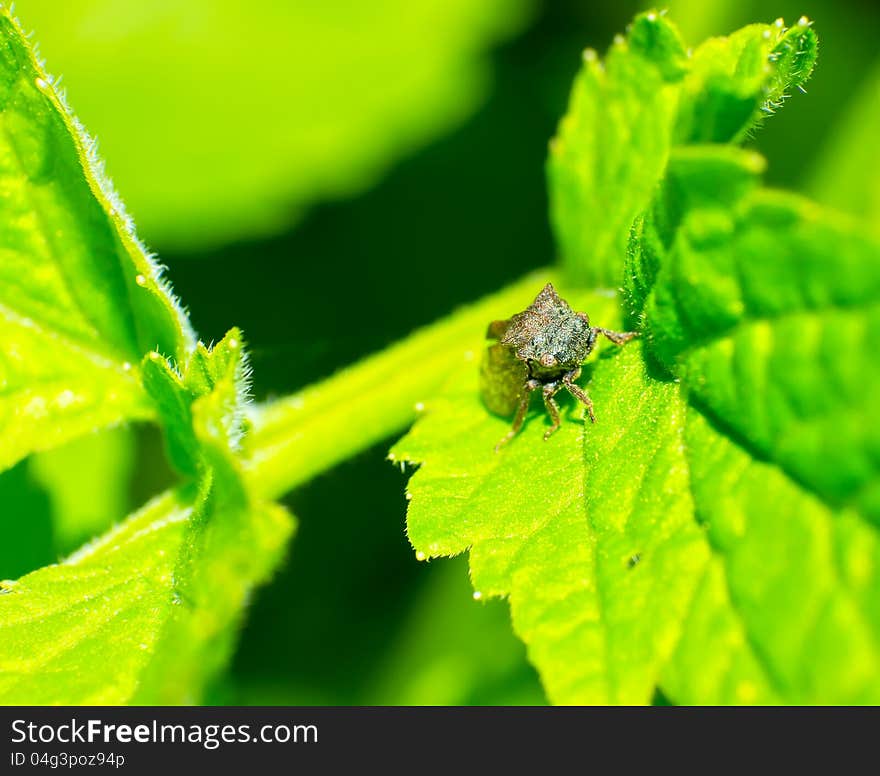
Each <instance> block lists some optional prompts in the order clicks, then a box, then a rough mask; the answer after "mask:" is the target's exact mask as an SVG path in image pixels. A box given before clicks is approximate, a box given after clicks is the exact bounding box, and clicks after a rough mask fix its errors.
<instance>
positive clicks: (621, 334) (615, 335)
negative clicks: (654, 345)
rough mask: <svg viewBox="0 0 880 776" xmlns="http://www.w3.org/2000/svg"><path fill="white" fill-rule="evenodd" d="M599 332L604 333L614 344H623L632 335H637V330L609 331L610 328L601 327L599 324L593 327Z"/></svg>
mask: <svg viewBox="0 0 880 776" xmlns="http://www.w3.org/2000/svg"><path fill="white" fill-rule="evenodd" d="M593 328H594V329H595V330H596V331H598V332H599V333H600V334H604V335H605V336H606V337H608V339H610V340H611V341H612V342H613V343H614V344H615V345H623V344H624V343H625V342H629V341H630V340H631V339H632V338H633V337H638V336H639V333H638V332H637V331H611V329H603V328H602V327H601V326H594V327H593Z"/></svg>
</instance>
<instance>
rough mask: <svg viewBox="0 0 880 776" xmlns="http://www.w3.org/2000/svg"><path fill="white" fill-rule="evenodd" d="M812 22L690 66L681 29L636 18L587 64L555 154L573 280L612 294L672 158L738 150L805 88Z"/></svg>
mask: <svg viewBox="0 0 880 776" xmlns="http://www.w3.org/2000/svg"><path fill="white" fill-rule="evenodd" d="M816 52H817V40H816V35H815V33H814V32H813V30H812V28H811V27H810V22H809V21H808V20H806V19H801V20H800V21H799V22H798V23H797V24H796V25H795V26H793V27H792V28H791V29H785V27H784V26H783V25H782V24H781V22H780V23H776V24H772V25H767V24H754V25H750V26H749V27H746V28H744V29H742V30H740V31H739V32H737V33H735V34H733V35H731V36H729V37H727V38H712V39H710V40H708V41H706V42H705V43H703V44H702V45H701V46H699V47H698V48H697V49H696V50H695V51H694V52H693V54H692V55H689V56H686V54H685V50H684V46H683V44H682V43H681V42H680V39H679V37H678V33H677V31H676V30H675V27H674V26H673V25H672V24H671V23H670V22H669V21H667V20H666V19H665V18H664V17H663V16H662V15H658V14H656V13H654V12H651V13H648V14H642V15H641V16H638V17H636V19H635V21H634V22H633V24H632V26H631V28H630V31H629V33H628V35H627V37H626V38H623V37H621V38H619V39H618V40H617V41H616V42H615V43H614V45H613V46H612V47H611V49H610V50H609V52H608V55H607V57H606V59H605V62H604V63H602V62H599V61H598V60H597V58H596V56H595V52H592V51H588V52H586V54H585V60H586V61H585V64H584V69H583V70H582V72H581V73H580V75H579V76H578V78H577V79H576V80H575V85H574V88H573V90H572V96H571V104H570V105H569V109H568V113H567V114H566V115H565V117H563V119H562V121H561V122H560V125H559V131H558V134H557V136H556V138H554V140H553V142H552V143H551V146H550V156H549V159H548V178H549V187H550V198H551V215H552V218H553V226H554V229H555V232H556V237H557V240H558V241H559V249H560V254H561V259H562V262H563V265H564V266H565V268H566V270H567V273H568V279H569V281H570V282H572V283H577V284H579V285H583V286H590V285H594V286H602V287H610V288H616V287H617V286H618V284H619V283H620V277H621V273H622V270H623V262H622V257H623V256H624V255H625V248H626V240H627V235H628V232H629V227H630V224H632V222H633V220H634V219H635V218H636V216H638V215H639V213H641V212H642V211H643V210H644V209H645V208H646V207H648V205H649V203H650V201H651V197H652V196H653V193H654V189H655V188H656V185H657V184H658V183H659V182H660V180H661V179H662V177H663V174H664V170H665V168H666V162H667V159H668V157H669V154H670V152H671V151H672V149H673V148H675V147H677V146H680V145H683V144H688V143H695V142H714V143H737V142H741V141H742V140H743V139H744V138H745V137H746V136H747V135H748V133H749V132H750V131H751V130H752V129H753V128H754V127H755V126H756V125H757V124H758V123H759V122H760V120H761V119H762V117H763V116H765V115H769V114H770V113H772V112H773V111H774V110H775V109H776V108H777V107H778V106H779V105H780V104H781V102H782V101H783V99H784V98H785V97H786V96H787V92H788V91H789V90H790V89H793V88H795V87H797V86H799V85H801V84H802V83H803V82H804V81H806V80H807V78H809V76H810V74H811V72H812V69H813V66H814V65H815V62H816Z"/></svg>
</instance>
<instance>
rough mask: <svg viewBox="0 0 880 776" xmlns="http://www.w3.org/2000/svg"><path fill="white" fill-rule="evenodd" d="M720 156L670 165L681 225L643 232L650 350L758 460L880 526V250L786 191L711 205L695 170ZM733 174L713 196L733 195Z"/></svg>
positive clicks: (666, 219) (695, 155) (705, 152)
mask: <svg viewBox="0 0 880 776" xmlns="http://www.w3.org/2000/svg"><path fill="white" fill-rule="evenodd" d="M716 158H717V152H716V151H715V149H711V148H707V149H702V150H700V149H695V150H693V151H692V152H691V153H689V154H687V155H685V156H683V157H682V159H681V164H680V165H679V160H676V161H675V162H674V163H673V164H672V165H670V188H674V189H676V190H677V191H678V192H681V191H686V192H688V195H687V197H681V196H679V197H677V202H676V204H675V205H674V206H673V207H674V209H675V211H676V214H677V217H676V218H675V219H673V218H670V216H669V212H668V210H669V209H668V208H664V206H663V205H660V206H659V207H658V210H665V211H666V212H661V213H659V214H658V213H656V212H655V213H654V214H653V215H652V216H651V217H650V219H649V221H648V223H647V224H646V225H645V227H644V228H645V231H647V232H650V231H651V230H652V229H654V227H653V223H654V222H656V221H660V222H662V223H663V227H662V231H663V232H664V233H665V239H664V237H662V236H661V237H660V238H659V239H655V240H651V243H652V245H653V246H654V248H655V249H658V248H659V250H660V251H661V252H662V254H663V255H662V256H661V257H660V259H659V261H660V264H661V269H660V270H659V272H658V273H657V276H656V280H655V281H654V283H653V289H652V291H651V293H650V296H649V297H648V299H647V303H646V305H645V314H644V315H645V320H646V323H647V326H648V331H649V337H650V341H651V343H652V352H653V353H654V354H655V355H656V357H657V358H658V359H659V360H660V361H661V362H662V363H663V364H664V365H665V366H666V367H667V368H668V369H669V370H670V371H671V372H673V373H674V374H676V375H677V376H679V377H680V378H681V379H682V380H683V381H684V382H685V383H686V384H687V386H688V389H689V390H690V392H691V396H692V400H693V401H696V402H699V403H700V405H701V406H702V407H703V408H704V409H705V410H706V411H708V412H710V413H711V415H712V416H713V417H714V418H716V419H717V420H718V421H719V422H720V423H722V424H723V425H724V426H725V427H726V428H728V429H729V430H730V431H731V432H732V433H734V434H736V435H737V437H738V438H739V439H740V440H741V441H742V442H743V443H744V444H747V445H748V446H749V447H750V449H751V450H753V452H754V453H755V454H756V455H759V456H760V457H762V458H766V459H770V460H773V461H775V462H776V463H777V464H778V465H779V466H780V467H782V469H783V470H784V471H785V472H786V473H787V474H788V475H789V476H791V477H793V478H794V479H795V480H797V481H798V482H799V483H801V484H802V485H804V486H805V487H806V488H808V489H810V490H811V491H813V492H814V493H816V494H817V495H818V496H819V497H820V498H821V499H822V500H823V501H825V502H827V503H828V504H830V505H831V506H833V507H837V508H842V507H851V508H853V509H855V510H857V511H858V512H860V513H861V514H863V515H864V516H865V517H867V518H869V519H870V520H873V521H877V520H880V482H878V474H880V468H878V460H880V459H878V455H877V453H878V451H880V433H878V431H877V429H878V428H880V406H878V403H877V400H876V397H877V396H878V395H880V393H878V391H880V367H878V365H877V363H876V361H875V360H874V359H872V358H870V357H868V355H867V354H870V353H872V352H874V349H875V348H876V347H877V346H878V344H880V246H878V244H877V243H876V242H874V241H873V240H871V239H870V238H867V237H865V236H864V235H863V234H862V233H861V230H860V229H858V227H857V226H856V225H854V224H848V223H846V222H843V221H840V220H839V219H837V218H834V217H832V216H829V215H826V214H824V213H823V212H822V211H821V210H819V209H818V208H817V207H816V206H815V205H812V204H811V203H809V202H807V201H805V200H802V199H800V198H797V197H795V196H792V195H789V194H784V193H781V192H772V191H764V190H761V189H758V188H753V189H751V190H746V191H745V192H743V190H742V189H740V192H741V193H742V196H741V197H740V198H738V200H737V201H736V202H734V203H730V204H728V203H719V202H717V198H715V197H714V196H712V194H711V193H709V196H708V197H705V193H704V191H703V188H702V187H701V186H694V185H693V181H692V178H693V171H694V170H697V169H699V168H700V167H701V165H702V164H712V163H713V161H714V160H715V159H716ZM744 164H745V165H746V166H747V165H749V164H750V161H749V160H748V159H747V160H746V161H745V162H744ZM716 171H718V172H720V169H719V168H716ZM734 177H735V178H740V177H741V174H740V172H738V171H736V170H733V171H732V172H731V173H730V175H729V176H722V175H719V176H718V177H717V179H716V186H717V189H718V190H719V191H731V190H736V187H733V186H731V185H729V183H728V181H729V180H731V178H734ZM704 197H705V198H704ZM673 221H674V222H675V227H674V228H673V229H671V230H670V229H669V226H670V222H673ZM655 231H656V230H655ZM636 245H637V243H636ZM769 257H772V261H771V260H768V258H769ZM639 272H640V270H639V269H638V268H634V269H633V272H632V273H631V274H633V275H638V274H639Z"/></svg>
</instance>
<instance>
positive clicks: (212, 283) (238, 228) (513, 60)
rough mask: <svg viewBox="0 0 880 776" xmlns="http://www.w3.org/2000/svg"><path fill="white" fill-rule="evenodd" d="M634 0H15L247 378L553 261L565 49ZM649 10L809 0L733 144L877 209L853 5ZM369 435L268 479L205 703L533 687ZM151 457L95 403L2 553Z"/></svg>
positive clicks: (878, 67) (793, 180) (160, 465)
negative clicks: (811, 68) (806, 38)
mask: <svg viewBox="0 0 880 776" xmlns="http://www.w3.org/2000/svg"><path fill="white" fill-rule="evenodd" d="M640 9H641V4H639V3H634V2H623V3H609V2H601V3H600V2H587V1H586V0H580V2H577V1H575V0H552V1H551V0H547V1H546V2H543V3H539V2H526V0H479V1H477V0H417V1H416V2H407V1H406V0H382V1H381V2H373V3H360V2H357V0H332V2H331V1H330V0H328V2H324V3H311V2H305V0H303V1H302V2H291V3H288V2H281V0H277V2H269V0H255V1H254V2H251V3H248V4H246V5H245V6H242V5H241V4H233V3H231V2H225V1H218V2H209V0H192V2H187V3H178V2H171V1H170V0H165V1H160V0H156V2H151V3H135V2H122V1H121V0H115V1H111V0H72V1H71V2H66V3H63V4H62V3H58V2H57V1H56V0H19V2H18V4H17V11H18V14H19V16H20V18H21V20H22V22H23V23H24V25H25V27H26V28H29V29H33V30H34V31H35V37H36V40H38V41H40V43H41V53H42V55H43V56H45V58H46V60H47V67H48V69H49V71H50V72H52V73H55V74H63V75H64V81H63V84H64V85H65V86H66V88H67V90H68V96H69V98H70V101H71V103H72V105H73V107H74V110H75V111H76V112H77V114H78V115H79V117H80V118H81V119H82V120H83V122H84V123H85V125H86V127H87V128H88V129H89V130H90V131H91V132H93V133H94V134H96V135H97V136H98V138H99V140H100V143H101V149H102V153H103V155H104V157H105V160H106V162H107V169H108V172H109V173H110V175H111V177H113V179H114V180H115V182H116V183H117V186H118V188H119V189H120V192H121V194H122V196H123V199H124V200H125V201H126V202H127V203H128V205H129V207H130V210H131V212H132V215H133V216H134V217H135V220H136V222H137V223H138V224H139V232H140V234H141V236H142V237H143V239H144V240H145V241H146V242H147V243H148V244H149V245H150V247H151V248H152V249H154V250H155V251H156V252H157V253H158V254H159V256H160V257H161V260H162V261H163V262H164V263H165V264H166V265H167V266H168V268H169V277H170V279H171V280H172V282H173V284H174V288H175V291H176V292H177V294H178V295H179V296H180V297H181V298H182V299H183V300H184V302H185V303H186V305H187V306H188V308H189V311H190V314H191V317H192V320H193V323H194V324H195V327H196V329H197V331H198V332H199V334H200V335H201V337H202V339H204V340H205V341H210V340H216V339H219V338H220V337H222V336H223V334H224V333H225V332H226V330H227V329H228V328H229V327H230V326H231V325H238V326H241V327H242V328H243V329H244V331H245V333H246V336H247V339H248V341H249V345H250V352H251V355H252V364H253V367H254V389H253V393H254V396H255V398H256V399H257V400H264V399H267V398H272V397H273V396H279V395H282V394H286V393H290V392H292V391H295V390H296V389H298V388H300V387H302V386H305V385H307V384H308V383H311V382H314V381H315V380H318V379H320V378H322V377H325V376H328V375H330V374H332V373H333V372H334V371H335V370H337V369H339V368H340V367H342V366H344V365H346V364H348V363H350V362H352V361H354V360H356V359H358V358H360V357H361V356H363V355H366V354H368V353H370V352H373V351H376V350H378V349H381V348H382V347H383V346H385V345H387V344H389V343H391V342H393V341H395V340H397V339H399V338H400V337H402V336H404V335H406V334H407V333H408V332H410V331H411V330H412V329H413V328H415V327H417V326H419V325H422V324H425V323H428V322H430V321H432V320H434V319H436V318H438V317H441V316H443V315H444V314H446V313H448V312H449V311H450V310H452V309H454V308H455V307H456V306H457V305H459V304H462V303H464V302H467V301H469V300H473V299H475V298H477V297H479V296H481V295H483V294H485V293H487V292H490V291H492V290H495V289H498V288H500V287H501V286H503V285H504V284H506V283H507V282H509V281H511V280H512V279H514V278H516V277H518V276H519V275H521V274H522V273H524V272H525V271H527V270H528V269H530V268H533V267H535V266H539V265H543V264H547V263H549V262H551V261H552V260H553V257H554V246H553V240H552V235H551V233H550V229H549V225H548V220H547V197H546V190H545V183H544V170H543V165H544V157H545V152H546V148H547V142H548V140H549V139H550V137H551V136H552V134H553V132H554V128H555V125H556V122H557V121H558V119H559V117H560V116H561V115H562V113H563V112H564V110H565V105H566V100H567V96H568V91H569V88H570V86H571V81H572V78H573V77H574V74H575V73H576V72H577V69H578V67H579V65H580V55H581V51H582V49H583V48H584V47H587V46H591V47H595V48H597V49H598V50H600V51H602V50H604V49H605V48H606V47H607V45H608V44H609V43H610V41H611V39H612V37H613V36H614V34H615V33H617V32H619V31H622V30H623V28H624V27H625V26H626V24H627V23H628V21H629V20H630V18H631V17H632V16H633V14H634V13H636V12H637V11H638V10H640ZM669 13H670V16H671V18H672V19H673V20H674V21H675V22H676V23H677V24H678V25H679V27H680V28H681V30H682V33H683V35H684V36H685V38H686V39H687V40H688V41H689V42H691V43H696V42H698V41H700V40H702V39H703V38H705V37H707V36H709V35H712V34H723V33H727V32H730V31H732V30H734V29H736V28H738V27H740V26H742V25H744V24H747V23H749V22H751V21H771V20H773V19H774V18H776V17H778V16H782V17H784V18H785V19H786V21H788V22H794V21H796V20H797V18H798V17H799V16H801V15H802V14H805V15H807V16H809V17H810V18H811V19H813V20H814V21H815V23H816V29H817V31H818V33H819V36H820V41H821V53H820V60H819V66H818V68H817V71H816V74H815V76H814V77H813V79H812V80H811V82H810V83H809V84H808V92H809V95H808V97H803V98H799V99H797V100H794V101H793V102H792V104H791V105H790V106H787V107H786V109H785V110H783V111H781V112H780V113H779V115H778V116H776V117H774V118H772V119H771V120H770V121H769V122H768V123H767V124H766V126H765V127H764V128H763V129H762V130H760V131H759V132H758V133H757V134H756V135H755V138H754V141H753V145H754V146H755V147H756V148H757V149H758V150H760V151H761V152H762V153H764V154H765V155H766V156H767V157H768V159H769V171H768V176H767V177H768V180H769V182H770V183H771V184H774V185H780V186H785V187H788V188H795V189H799V190H802V191H804V192H807V193H809V194H811V195H812V196H816V197H819V198H821V199H825V200H827V201H828V202H829V203H830V204H833V205H837V206H839V207H841V208H846V209H849V210H852V211H853V212H857V213H858V214H861V215H869V216H872V217H874V218H875V219H876V217H877V215H878V213H880V196H878V192H880V187H878V186H877V183H876V182H875V180H874V179H875V177H876V176H874V175H873V174H872V168H871V164H872V163H873V159H872V153H873V151H872V149H873V148H875V147H876V135H874V134H873V132H872V131H866V129H865V127H866V125H867V126H868V127H871V126H873V127H874V130H875V131H876V128H877V126H878V125H880V60H878V54H877V52H878V49H877V40H878V39H880V35H878V33H880V7H878V6H877V5H875V4H871V3H868V2H863V3H860V2H855V1H854V0H848V1H847V2H831V0H819V1H817V0H804V2H801V3H794V2H789V0H782V1H780V2H772V3H758V2H755V1H754V0H746V1H745V2H699V3H698V2H673V3H671V5H670V7H669ZM866 117H867V118H866ZM871 117H873V125H872V124H871V123H870V121H871ZM871 138H873V144H872V143H871V142H870V140H871ZM847 159H848V160H849V161H845V160H847ZM878 221H880V219H876V221H875V223H876V222H878ZM404 366H409V365H402V368H403V367H404ZM389 442H390V440H389ZM387 447H388V443H383V444H382V445H379V446H377V447H376V448H374V449H372V450H370V451H368V452H366V453H364V454H362V455H360V456H358V457H357V458H356V459H354V460H352V461H349V462H347V463H345V464H344V465H342V466H340V467H338V468H337V469H335V470H334V471H331V472H328V473H326V474H324V475H323V476H321V477H319V478H318V479H316V480H315V481H314V482H312V483H311V484H309V485H308V486H307V487H303V488H301V489H299V490H298V491H296V492H295V493H292V494H290V496H289V497H288V498H287V499H286V503H287V504H288V505H289V506H290V508H291V509H292V510H293V511H294V513H295V514H296V515H297V516H298V518H299V520H300V530H299V533H298V535H297V536H296V539H295V541H294V543H293V545H292V547H291V551H290V553H289V556H288V559H287V561H286V563H285V565H284V567H283V568H282V569H281V570H280V571H279V573H278V574H277V575H276V577H275V579H274V581H273V582H272V583H271V584H270V585H269V586H268V587H266V588H264V589H263V590H261V591H259V593H258V595H257V596H256V598H255V600H254V601H253V603H252V606H251V607H250V610H249V613H248V618H247V625H246V627H245V629H244V631H243V633H242V637H241V643H240V647H239V650H238V653H237V655H236V658H235V661H234V664H233V666H232V668H231V670H230V672H229V675H228V676H227V677H226V678H225V679H224V680H223V681H222V682H221V683H220V684H218V686H217V687H216V688H214V690H213V691H212V694H211V697H210V698H209V699H208V700H209V702H214V703H259V704H376V703H378V704H382V703H415V704H422V703H428V704H447V703H541V702H543V695H542V693H541V689H540V685H539V683H538V680H537V677H536V675H535V673H534V671H533V670H532V669H531V667H530V666H529V665H528V663H527V661H526V659H525V654H524V649H523V647H522V646H521V645H520V644H519V642H518V641H517V640H516V639H515V638H514V637H513V636H512V634H511V632H510V626H509V618H508V613H507V607H506V604H504V603H503V602H497V601H496V602H480V603H476V602H474V601H473V599H472V597H471V588H470V585H469V582H468V579H467V567H466V563H465V561H464V559H462V558H459V559H456V560H454V561H441V562H434V563H431V564H423V563H418V562H417V561H416V560H415V558H414V556H413V553H412V550H411V549H410V547H409V545H408V543H407V541H406V537H405V534H404V531H403V527H404V515H405V501H404V498H403V485H404V482H405V478H404V476H403V475H402V474H401V473H400V472H399V471H398V470H397V469H395V468H393V467H392V466H390V465H389V464H388V463H387V462H386V461H385V460H384V458H385V453H386V450H387ZM170 481H171V474H170V472H169V470H168V467H167V465H166V464H165V463H164V460H163V456H162V452H161V442H160V440H159V438H158V435H157V433H156V432H155V430H153V429H151V428H136V429H127V430H126V429H123V430H116V431H112V432H106V433H104V434H101V435H97V436H94V437H91V438H89V439H87V440H82V441H79V442H77V443H75V444H74V445H72V446H70V447H69V448H67V449H63V450H60V451H56V452H54V453H52V454H49V455H43V456H40V457H38V458H37V459H34V460H32V461H30V462H27V463H26V464H23V465H20V466H18V467H16V468H15V469H13V470H12V471H10V472H7V473H5V474H3V475H2V476H0V503H3V504H4V505H5V508H4V511H3V531H4V535H5V538H4V542H2V543H0V578H7V577H9V578H14V577H16V576H20V575H21V574H23V573H25V572H27V571H29V570H31V569H33V568H36V567H38V566H40V565H44V564H45V563H49V562H53V561H54V560H57V559H58V557H59V556H61V555H63V554H64V553H66V552H68V551H70V550H71V549H72V548H74V547H75V546H77V545H78V544H79V543H81V542H82V541H83V540H85V539H87V538H89V537H90V536H93V535H95V534H97V533H99V532H101V531H102V530H103V529H104V528H105V527H106V526H107V525H108V524H109V523H110V522H112V521H113V520H116V519H120V518H121V517H122V516H123V515H125V514H126V513H127V512H128V511H130V509H132V508H133V507H135V506H137V505H139V504H140V503H142V502H143V501H144V500H145V499H146V498H148V497H149V496H150V495H152V494H154V493H156V492H157V491H158V490H159V489H160V488H162V487H164V486H166V485H167V484H168V483H169V482H170ZM116 483H119V484H118V485H117V484H116ZM125 483H128V487H126V485H125ZM22 515H24V516H26V517H27V519H21V516H22Z"/></svg>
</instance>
